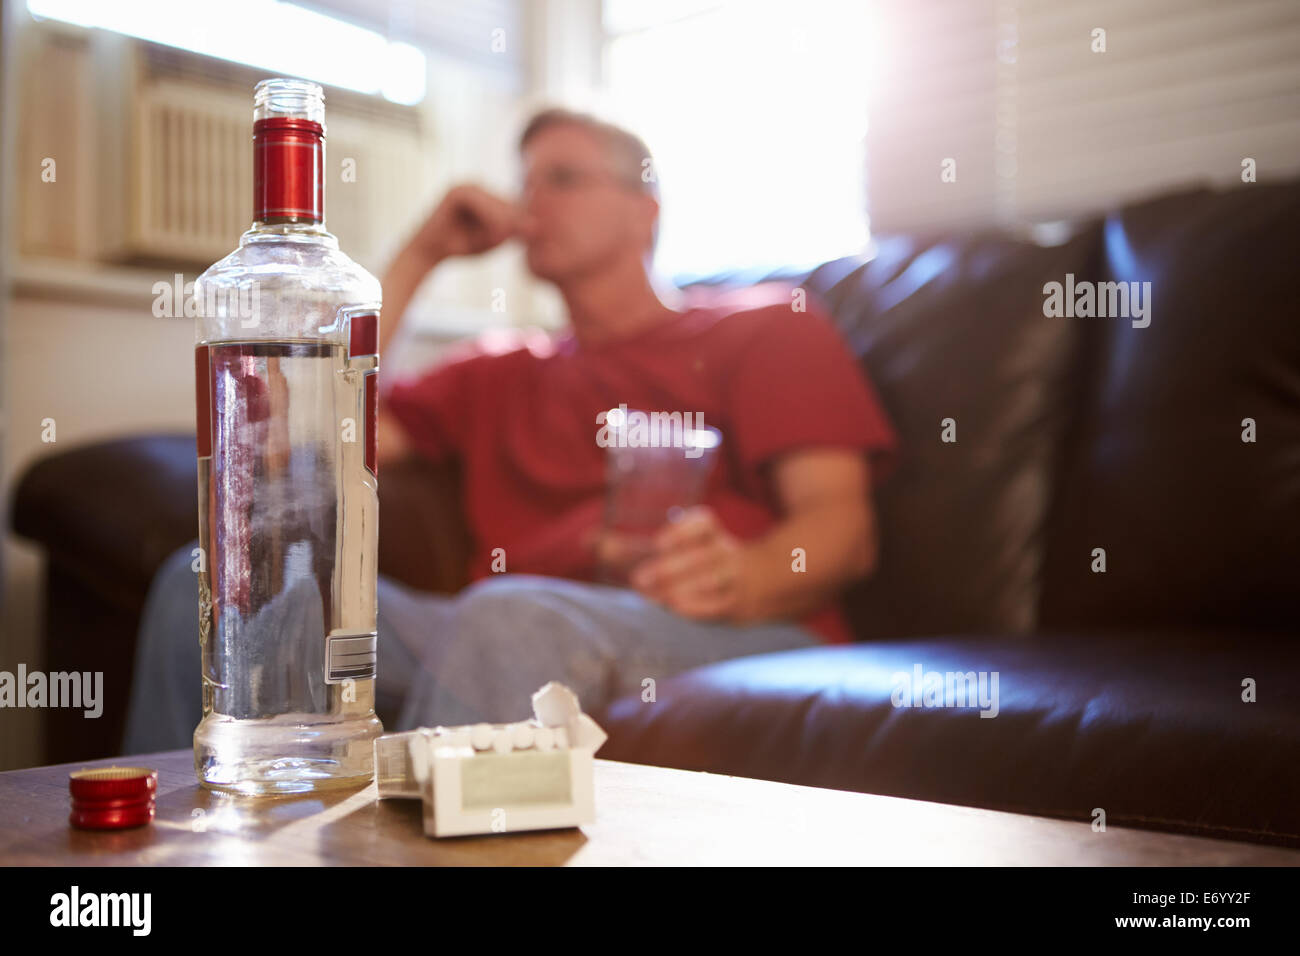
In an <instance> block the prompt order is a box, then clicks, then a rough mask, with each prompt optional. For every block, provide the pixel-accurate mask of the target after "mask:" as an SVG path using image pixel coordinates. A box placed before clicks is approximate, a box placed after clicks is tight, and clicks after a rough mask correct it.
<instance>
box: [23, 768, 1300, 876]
mask: <svg viewBox="0 0 1300 956" xmlns="http://www.w3.org/2000/svg"><path fill="white" fill-rule="evenodd" d="M112 763H119V764H123V765H132V766H135V765H140V766H147V767H152V768H154V769H156V770H157V771H158V798H157V817H156V819H155V821H154V822H153V824H151V825H149V826H146V827H141V828H138V829H134V830H118V831H98V832H96V831H85V830H76V829H73V828H72V827H70V826H69V825H68V773H69V771H71V770H76V769H79V768H81V767H88V766H108V765H110V764H112ZM596 817H597V822H596V823H595V824H593V825H590V826H586V827H583V828H582V829H581V830H551V831H542V832H532V833H515V834H494V835H490V836H479V837H456V838H452V839H442V840H433V839H430V838H428V837H426V836H425V835H424V832H423V829H422V826H421V816H420V803H419V801H414V800H377V799H375V789H374V785H373V784H372V785H371V786H369V787H366V788H363V789H358V790H351V791H341V792H334V793H330V794H323V795H319V796H300V797H298V796H295V797H267V798H254V797H240V796H232V795H227V794H219V793H213V792H211V791H208V790H204V789H203V788H201V787H200V786H199V785H198V782H197V781H196V779H195V776H194V757H193V753H192V752H191V751H189V750H174V751H170V752H167V753H159V754H152V755H149V756H146V757H129V758H120V757H119V758H117V759H116V760H97V761H92V762H90V763H84V764H62V765H58V766H53V767H38V768H35V769H31V770H12V771H9V772H7V773H0V864H4V865H15V864H26V865H33V864H55V865H78V866H96V865H105V866H126V865H130V866H137V865H138V866H149V865H164V866H175V865H183V866H191V865H213V864H217V865H223V864H233V865H243V864H257V865H266V864H270V865H290V866H298V865H329V864H362V865H376V864H401V865H417V866H424V865H452V866H459V865H480V864H483V865H493V866H502V865H518V864H523V865H533V866H550V865H578V866H582V865H588V866H592V865H594V866H601V865H606V866H628V865H660V864H667V865H695V864H705V865H714V864H716V865H748V864H758V865H784V864H813V865H818V864H848V865H876V864H884V865H912V864H923V865H964V864H976V865H1047V866H1051V865H1058V864H1065V865H1079V864H1102V865H1125V866H1133V865H1163V866H1216V865H1235V866H1240V865H1279V864H1280V865H1296V864H1300V850H1287V849H1283V848H1278V847H1264V846H1257V845H1254V844H1249V843H1236V842H1228V841H1222V840H1208V839H1202V838H1199V837H1189V836H1177V835H1170V834H1164V833H1156V832H1150V831H1145V830H1130V829H1123V828H1116V827H1111V828H1109V829H1108V830H1107V831H1106V832H1105V833H1097V832H1093V830H1092V828H1091V827H1090V826H1089V825H1088V824H1087V823H1071V822H1065V821H1061V820H1052V819H1047V818H1044V817H1032V816H1023V815H1020V814H1014V813H997V812H993V811H990V810H975V809H970V808H968V807H957V806H949V805H946V804H939V803H926V802H923V801H919V800H902V799H899V798H896V797H879V796H872V795H869V794H861V793H849V792H846V791H841V790H822V789H818V788H814V787H796V786H790V785H787V784H781V783H772V782H769V781H764V780H750V779H748V778H744V777H728V776H721V775H718V774H708V773H692V772H689V771H685V770H669V769H665V768H662V767H646V766H640V765H638V764H627V763H616V762H613V761H609V760H597V761H596Z"/></svg>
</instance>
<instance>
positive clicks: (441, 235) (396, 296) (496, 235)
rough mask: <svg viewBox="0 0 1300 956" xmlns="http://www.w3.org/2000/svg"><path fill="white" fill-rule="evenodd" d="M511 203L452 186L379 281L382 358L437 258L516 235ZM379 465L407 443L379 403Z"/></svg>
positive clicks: (479, 250)
mask: <svg viewBox="0 0 1300 956" xmlns="http://www.w3.org/2000/svg"><path fill="white" fill-rule="evenodd" d="M517 222H518V213H517V211H516V209H515V207H514V206H513V205H512V204H511V203H509V202H507V201H506V200H504V199H501V198H500V197H497V196H494V195H492V194H491V193H489V192H487V191H485V190H483V189H481V188H479V187H478V186H470V185H465V186H456V187H455V188H453V189H451V190H449V191H448V193H447V195H446V196H444V197H443V199H442V201H441V202H439V203H438V205H437V207H436V208H435V209H434V210H433V213H432V214H431V215H430V216H429V218H428V219H427V220H425V222H424V224H423V225H422V226H420V228H419V230H417V231H416V233H415V235H414V236H412V237H411V239H410V241H409V242H408V243H407V244H406V245H405V246H403V247H402V250H401V251H400V252H399V253H398V254H397V255H396V256H394V257H393V261H392V262H390V263H389V265H388V269H387V270H386V271H385V272H384V275H383V278H382V279H381V280H380V284H381V285H382V287H383V290H384V309H383V316H382V318H381V320H380V323H379V355H380V361H381V362H382V361H383V360H384V357H385V356H389V357H390V358H391V356H392V355H393V354H394V353H393V349H394V347H397V348H400V339H399V338H398V331H399V329H401V327H402V319H403V317H404V316H405V315H406V310H407V308H408V307H409V306H410V304H411V299H412V298H413V297H414V296H415V292H416V290H417V289H419V288H420V284H421V283H422V282H423V281H424V278H425V276H427V275H428V274H429V273H430V272H431V271H432V270H433V269H434V268H435V267H436V266H437V265H438V264H439V263H441V262H442V261H443V260H445V259H448V258H450V257H451V256H465V255H477V254H479V253H482V252H487V251H488V250H489V249H493V248H495V247H496V246H498V245H500V244H501V243H502V242H504V241H505V240H506V239H508V238H510V236H512V235H514V234H515V230H516V225H517ZM377 427H378V430H379V436H378V438H379V447H378V450H377V455H378V460H379V462H380V464H382V463H383V462H385V461H394V460H396V459H398V458H401V457H403V456H404V455H406V454H407V452H408V451H409V450H410V442H409V441H408V440H407V438H406V433H405V431H404V430H403V429H402V426H401V423H400V422H398V421H397V420H396V419H395V418H394V417H393V416H392V414H390V413H388V412H386V411H385V409H384V403H383V401H382V400H381V401H380V402H379V412H378V425H377Z"/></svg>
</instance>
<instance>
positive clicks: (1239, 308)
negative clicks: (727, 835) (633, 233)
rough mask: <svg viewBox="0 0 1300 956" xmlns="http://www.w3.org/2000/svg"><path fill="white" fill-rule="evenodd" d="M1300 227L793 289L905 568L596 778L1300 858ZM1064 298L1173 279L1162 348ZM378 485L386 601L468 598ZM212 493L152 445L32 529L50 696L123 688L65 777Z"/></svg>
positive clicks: (1188, 198)
mask: <svg viewBox="0 0 1300 956" xmlns="http://www.w3.org/2000/svg"><path fill="white" fill-rule="evenodd" d="M1298 227H1300V184H1280V185H1250V186H1245V187H1242V188H1239V189H1236V190H1230V191H1226V192H1218V191H1211V190H1204V189H1197V190H1190V191H1185V192H1180V193H1178V194H1174V195H1168V196H1163V197H1160V198H1157V199H1154V200H1150V201H1145V202H1140V203H1135V204H1132V205H1130V206H1127V207H1125V208H1123V209H1119V210H1116V211H1114V212H1112V213H1110V214H1108V215H1105V216H1101V217H1098V218H1096V219H1093V220H1088V221H1080V222H1078V223H1076V224H1074V227H1073V230H1072V232H1071V234H1070V235H1069V236H1068V238H1065V239H1063V240H1062V241H1059V242H1057V243H1056V244H1051V245H1048V244H1044V243H1042V242H1035V241H1030V240H1029V239H1028V238H1024V237H1018V236H1012V235H1009V234H1005V233H999V232H992V231H990V232H980V233H967V234H960V235H948V236H893V237H886V238H883V239H881V240H880V241H879V246H878V249H877V251H876V252H875V253H874V255H872V256H870V257H866V258H858V259H846V260H839V261H836V262H831V263H827V264H825V265H823V266H822V267H820V268H818V269H816V270H814V271H813V272H812V273H811V274H808V275H804V276H797V277H796V278H795V281H797V282H799V283H801V284H803V285H804V286H805V287H806V288H808V289H809V290H811V291H812V292H813V293H815V294H816V295H817V296H819V297H820V298H821V299H822V301H823V302H824V303H826V304H827V305H828V307H829V308H830V310H831V312H832V314H833V316H834V318H835V320H836V322H837V323H838V324H839V326H840V328H841V330H842V331H843V334H844V336H845V338H846V340H847V341H848V343H849V344H850V345H851V347H852V349H853V350H854V352H855V354H857V355H858V356H860V358H861V361H862V363H863V366H864V368H865V369H866V370H867V371H868V372H869V373H870V375H871V377H872V379H873V381H874V382H875V384H876V385H877V387H878V390H879V392H880V395H881V397H882V399H883V401H884V402H885V405H886V406H887V408H888V410H889V411H890V413H891V415H892V416H893V419H894V421H895V423H896V425H897V427H898V430H899V432H900V435H901V437H902V442H903V448H904V454H903V458H902V460H901V462H900V464H899V467H898V469H897V471H896V472H895V474H894V475H893V476H892V478H891V479H890V480H889V481H888V482H887V483H886V484H885V485H884V486H883V487H881V488H879V489H878V490H877V493H876V494H877V506H878V513H879V516H880V523H881V538H882V562H881V565H880V567H879V570H878V572H877V573H876V575H875V576H874V577H873V578H872V579H871V580H870V581H868V582H866V583H865V584H863V585H862V586H859V587H857V588H855V589H854V590H853V591H852V593H851V594H850V595H849V596H848V598H847V602H846V603H847V608H848V611H849V614H850V618H851V620H852V622H853V624H854V627H855V630H856V633H857V636H858V638H859V642H858V643H856V644H854V645H851V646H842V647H825V648H815V649H809V650H801V651H792V652H786V653H781V654H771V655H757V656H751V657H744V658H739V659H736V660H732V661H727V662H723V663H720V664H716V665H712V666H708V667H702V668H698V669H696V670H692V671H689V672H687V673H684V674H681V675H678V676H677V677H674V678H671V679H668V680H664V681H661V682H660V683H659V685H658V688H657V694H656V699H655V700H654V701H653V702H644V701H642V700H641V698H640V697H639V696H638V697H635V698H626V699H623V700H619V701H616V702H615V703H614V704H612V705H611V706H610V707H609V708H608V709H607V710H606V711H605V712H603V713H601V714H598V715H597V716H598V718H599V719H600V720H601V721H602V723H603V724H604V726H605V727H606V728H607V729H608V730H609V732H610V739H609V741H608V742H607V743H606V745H605V747H604V748H603V749H602V751H601V756H602V757H608V758H612V759H619V760H630V761H637V762H647V763H657V764H663V765H668V766H676V767H684V768H688V769H696V770H708V771H712V772H716V773H727V774H736V775H743V776H753V777H764V778H769V779H774V780H782V781H787V782H792V783H801V784H809V785H814V786H821V787H835V788H842V789H850V790H860V791H867V792H873V793H883V794H893V795H900V796H906V797H913V798H919V799H925V800H936V801H943V802H950V803H959V804H967V805H973V806H981V807H991V808H996V809H1007V810H1015V811H1021V812H1029V813H1038V814H1046V815H1051V816H1060V817H1066V818H1072V819H1077V820H1079V821H1081V824H1080V825H1087V823H1089V822H1091V821H1093V820H1094V819H1096V818H1097V814H1096V810H1097V809H1101V810H1103V811H1104V812H1105V820H1106V822H1107V823H1108V824H1109V825H1112V826H1119V825H1133V826H1148V827H1156V828H1162V829H1172V830H1178V831H1183V832H1194V833H1204V834H1212V835H1217V836H1223V837H1229V838H1235V839H1242V840H1255V841H1261V842H1271V843H1280V844H1288V845H1300V801H1298V800H1297V796H1300V682H1298V681H1297V677H1296V675H1297V674H1300V643H1298V640H1300V635H1298V634H1297V625H1298V624H1300V304H1298V300H1297V298H1296V294H1295V287H1294V278H1293V277H1294V276H1295V275H1296V265H1297V263H1298V262H1300V240H1297V230H1298ZM1067 275H1069V276H1071V277H1072V279H1071V280H1067V278H1066V277H1067ZM1067 281H1072V282H1073V283H1074V287H1075V288H1076V289H1078V288H1081V286H1080V285H1079V284H1080V283H1082V282H1085V281H1088V282H1138V283H1144V282H1149V283H1150V287H1149V289H1150V300H1149V301H1150V306H1151V309H1150V312H1149V319H1150V321H1149V324H1147V325H1145V327H1143V324H1144V320H1143V319H1140V318H1137V317H1132V316H1130V317H1098V316H1092V317H1083V316H1077V317H1068V318H1067V317H1063V316H1047V315H1045V314H1044V301H1045V298H1046V295H1045V288H1044V287H1045V285H1046V284H1047V283H1051V282H1060V283H1063V284H1064V283H1066V282H1067ZM1139 288H1141V287H1140V286H1139ZM1142 301H1145V300H1142ZM779 384H780V383H779V382H778V383H773V387H779ZM946 419H951V420H952V421H951V423H946V422H945V420H946ZM1246 419H1250V420H1251V422H1252V423H1253V425H1252V424H1251V423H1246V422H1244V420H1246ZM946 424H947V425H948V426H949V427H948V431H949V432H950V437H951V432H952V429H953V428H955V437H956V440H955V441H944V440H942V439H943V437H944V436H943V431H944V429H945V425H946ZM723 426H724V427H725V423H723ZM1251 429H1253V433H1254V441H1245V440H1243V436H1246V437H1249V435H1248V430H1251ZM381 479H382V480H381V482H380V489H381V491H380V494H381V505H382V506H381V508H380V514H381V527H380V548H381V555H380V568H381V571H383V572H384V573H386V574H389V575H391V576H393V577H395V578H397V579H398V580H401V581H403V582H405V583H407V584H410V585H412V586H415V587H421V588H425V589H428V590H455V589H456V588H458V587H459V586H461V584H462V583H463V567H464V555H465V554H466V553H467V537H466V532H465V530H464V527H463V524H462V521H461V518H460V511H459V507H458V492H457V481H458V479H457V476H456V474H455V473H454V472H453V471H451V470H448V469H445V468H434V467H432V466H430V465H428V464H426V463H424V462H421V461H419V460H418V459H410V460H407V461H405V462H402V463H400V464H398V465H395V466H389V467H387V468H386V469H385V470H384V471H383V473H382V474H381ZM194 487H195V484H194V448H193V438H192V436H150V437H139V438H132V439H128V440H124V441H117V442H108V443H104V444H100V445H96V446H92V447H86V448H81V449H75V450H72V451H68V452H63V453H60V454H59V455H57V456H54V457H50V458H47V459H44V460H42V461H40V462H38V463H37V464H35V465H34V466H33V467H32V468H31V469H30V470H29V471H28V472H27V474H26V475H25V477H24V479H23V481H22V483H21V485H20V487H19V488H18V490H17V493H16V496H15V501H14V513H13V524H14V527H15V529H16V530H17V532H18V533H20V534H22V535H25V536H26V537H28V538H31V539H33V540H36V541H39V542H41V543H43V544H44V545H45V546H46V548H47V549H48V552H49V565H48V568H49V570H48V574H49V581H48V584H49V592H48V593H49V597H48V609H47V613H48V616H47V621H46V629H47V633H46V642H47V643H46V649H47V653H48V660H47V663H46V666H47V668H49V669H52V670H57V669H76V670H85V669H87V668H92V669H102V670H104V671H105V680H106V684H107V687H106V695H105V696H106V698H107V699H108V701H109V702H110V703H111V704H112V705H113V706H112V707H111V708H110V709H106V712H105V715H104V718H103V719H102V720H101V721H98V722H93V723H96V724H98V726H97V727H96V728H94V729H93V731H92V732H88V729H87V724H88V723H92V722H87V721H84V720H73V721H71V722H70V723H69V724H68V725H67V726H66V727H65V726H61V724H60V720H61V715H60V712H58V711H51V712H50V715H49V716H50V719H51V737H50V740H49V747H48V753H47V758H48V759H49V760H71V759H82V758H89V757H94V756H100V755H105V754H109V753H114V752H115V750H116V743H117V739H118V736H119V735H120V733H121V728H122V719H123V711H124V707H125V701H126V699H127V693H128V692H129V680H130V661H131V648H132V645H133V642H134V636H135V626H136V624H137V621H138V616H139V612H140V608H141V605H142V602H143V599H144V595H145V590H146V588H147V586H148V583H149V580H150V578H151V576H152V574H153V571H154V569H156V567H157V566H158V564H159V563H160V562H161V560H162V559H163V557H164V556H165V555H166V554H167V553H169V552H170V551H171V550H172V549H174V548H176V547H179V546H180V545H182V544H184V543H186V542H187V541H189V540H191V539H192V538H193V537H194V535H195V527H196V522H197V519H196V516H195V504H194V498H195V496H194ZM1097 549H1102V551H1104V561H1105V565H1104V566H1105V570H1104V571H1100V570H1099V567H1100V565H1099V561H1100V560H1101V558H1102V557H1103V555H1102V553H1101V551H1098V550H1097ZM918 666H919V667H920V668H921V669H922V670H923V671H925V672H939V673H946V672H960V673H967V672H972V671H973V672H976V673H979V672H986V673H988V674H990V675H991V674H992V673H994V672H996V674H997V675H998V679H999V683H998V710H997V716H996V718H994V719H985V718H982V717H981V716H980V713H979V710H978V709H977V708H973V707H899V706H895V704H894V700H893V697H894V691H895V689H896V687H897V686H898V685H897V683H896V682H895V675H896V674H897V673H899V672H904V673H909V674H910V673H913V672H914V671H915V669H916V668H917V667H918ZM1251 688H1253V692H1254V696H1255V699H1254V701H1253V702H1250V701H1247V700H1245V699H1243V697H1244V696H1247V697H1248V696H1250V693H1249V690H1250V689H1251ZM381 716H383V715H381ZM94 732H97V733H98V736H97V737H96V736H94V735H93V733H94ZM1098 838H1104V836H1103V835H1101V834H1099V836H1098Z"/></svg>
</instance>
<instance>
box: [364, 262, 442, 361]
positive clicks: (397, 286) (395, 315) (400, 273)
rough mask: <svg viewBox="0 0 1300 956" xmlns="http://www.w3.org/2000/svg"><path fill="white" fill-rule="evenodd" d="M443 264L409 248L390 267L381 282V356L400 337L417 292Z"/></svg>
mask: <svg viewBox="0 0 1300 956" xmlns="http://www.w3.org/2000/svg"><path fill="white" fill-rule="evenodd" d="M439 261H440V260H439V259H438V258H436V257H434V256H432V255H431V254H429V253H428V252H426V251H425V250H423V249H420V248H418V247H416V246H414V245H408V246H406V247H404V248H403V249H402V251H401V252H399V253H398V254H397V255H396V256H395V257H394V258H393V261H392V262H390V263H389V264H388V269H387V270H386V271H385V272H384V276H383V279H382V280H381V282H382V284H383V288H384V312H383V319H382V320H381V321H380V323H379V354H380V355H381V356H382V355H383V354H384V353H385V350H386V349H387V348H388V346H389V344H390V343H391V342H392V341H393V339H394V338H395V337H396V335H397V330H398V327H399V326H400V325H401V324H402V317H403V316H404V315H405V314H406V309H407V307H408V306H409V305H410V304H411V299H412V298H413V297H414V296H415V290H416V289H418V288H419V287H420V283H421V282H423V281H424V277H425V276H427V275H428V274H429V271H430V270H431V269H433V267H434V266H436V265H437V264H438V262H439Z"/></svg>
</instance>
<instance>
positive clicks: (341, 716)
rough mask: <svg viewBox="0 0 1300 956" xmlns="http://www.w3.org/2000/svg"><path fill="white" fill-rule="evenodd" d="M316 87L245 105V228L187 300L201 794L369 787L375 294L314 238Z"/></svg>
mask: <svg viewBox="0 0 1300 956" xmlns="http://www.w3.org/2000/svg"><path fill="white" fill-rule="evenodd" d="M324 101H325V98H324V94H323V92H322V90H321V88H320V87H319V86H317V85H316V84H314V83H307V82H304V81H300V80H290V79H272V80H264V81H262V82H261V83H259V84H257V87H256V90H255V93H254V106H253V157H254V158H253V169H254V187H253V193H254V195H253V206H254V212H253V220H254V221H253V225H252V228H250V229H249V230H248V231H247V232H245V233H244V234H243V236H241V237H240V240H239V248H238V249H236V250H235V251H234V252H232V253H230V255H228V256H226V257H225V258H224V259H222V260H221V261H219V262H217V263H216V264H215V265H213V266H212V267H211V268H209V269H208V270H207V271H206V272H204V273H203V275H201V276H200V277H199V279H198V280H197V281H196V282H195V297H196V300H197V302H196V305H197V308H198V316H199V317H198V320H197V323H196V324H197V346H196V349H195V354H194V357H195V373H196V375H195V378H196V385H197V388H196V394H197V403H196V404H197V412H198V491H199V544H200V547H201V553H200V555H199V556H198V557H197V558H196V569H197V570H198V572H199V575H198V577H199V642H200V645H201V647H202V660H203V673H202V687H203V719H202V721H201V722H200V724H199V726H198V728H197V730H196V731H195V733H194V765H195V771H196V772H197V774H198V778H199V782H200V783H201V784H202V785H203V786H205V787H208V788H211V789H217V790H227V791H233V792H238V793H249V794H273V793H295V792H302V791H310V790H319V789H326V788H334V787H350V786H361V785H364V784H367V783H369V782H370V780H371V779H372V777H373V748H372V741H373V739H374V738H375V737H377V736H378V735H379V734H381V733H383V727H382V726H381V724H380V722H379V719H378V718H377V717H376V716H375V712H374V677H375V654H376V638H377V633H376V607H375V601H376V593H375V575H376V561H377V557H378V538H377V524H378V517H379V502H378V481H377V477H376V463H375V451H376V436H375V421H376V418H375V414H376V401H377V381H376V375H377V373H378V366H379V359H378V355H377V354H376V352H377V347H378V346H377V340H378V333H379V329H378V325H379V306H380V295H381V293H380V288H379V283H378V282H377V281H376V280H375V278H374V277H373V276H371V275H370V274H369V273H368V272H366V271H365V270H364V269H362V268H361V267H360V266H358V265H357V264H356V263H354V262H353V261H352V260H351V259H349V258H348V257H347V256H346V255H344V254H343V253H342V252H340V251H339V246H338V240H336V239H335V238H334V237H333V236H332V235H330V234H329V233H328V232H326V231H325V219H324V183H325V106H324Z"/></svg>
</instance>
